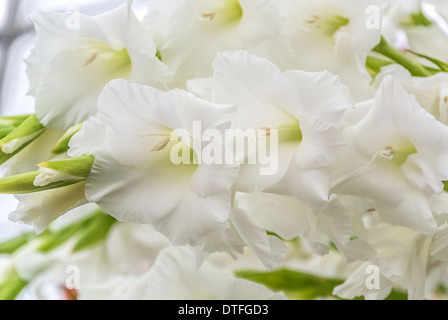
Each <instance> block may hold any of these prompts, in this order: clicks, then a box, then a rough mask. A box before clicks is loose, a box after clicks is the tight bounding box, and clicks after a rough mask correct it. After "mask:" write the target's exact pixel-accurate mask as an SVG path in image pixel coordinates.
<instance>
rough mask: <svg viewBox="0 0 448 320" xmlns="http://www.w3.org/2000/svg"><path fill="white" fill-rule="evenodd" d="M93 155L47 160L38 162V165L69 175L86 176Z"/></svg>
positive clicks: (89, 169) (88, 172)
mask: <svg viewBox="0 0 448 320" xmlns="http://www.w3.org/2000/svg"><path fill="white" fill-rule="evenodd" d="M94 160H95V158H94V157H93V156H81V157H77V158H69V159H65V160H61V161H49V162H42V163H39V167H41V168H47V169H51V170H55V171H58V172H62V173H65V174H68V175H70V176H75V177H80V178H87V177H88V176H89V174H90V171H91V170H92V165H93V161H94Z"/></svg>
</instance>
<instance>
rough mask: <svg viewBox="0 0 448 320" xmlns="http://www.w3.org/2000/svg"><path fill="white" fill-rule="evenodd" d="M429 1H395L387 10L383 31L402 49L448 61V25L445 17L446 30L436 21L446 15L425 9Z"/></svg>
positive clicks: (388, 38)
mask: <svg viewBox="0 0 448 320" xmlns="http://www.w3.org/2000/svg"><path fill="white" fill-rule="evenodd" d="M427 4H428V3H427V1H424V2H423V1H421V0H396V1H394V2H393V3H392V5H391V8H390V9H389V10H388V11H387V12H385V14H384V18H383V28H382V29H383V30H382V34H383V36H384V37H385V38H386V39H387V40H388V41H389V42H390V43H392V44H393V45H394V46H395V47H397V48H398V49H400V50H406V49H411V50H413V51H416V52H418V53H421V54H426V55H429V56H431V57H433V58H437V59H440V60H442V61H445V62H448V59H447V54H448V44H447V42H446V37H447V32H448V30H447V29H446V28H447V27H448V25H447V24H446V21H444V24H445V26H444V27H445V30H444V29H443V27H441V26H440V25H439V24H438V22H437V18H440V19H442V20H443V19H446V18H447V17H446V16H445V17H442V16H441V13H442V12H437V10H436V15H437V16H438V17H436V16H431V15H428V12H427V10H425V6H426V5H427ZM445 12H446V11H445ZM434 48H437V50H434Z"/></svg>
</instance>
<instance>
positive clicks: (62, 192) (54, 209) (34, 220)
mask: <svg viewBox="0 0 448 320" xmlns="http://www.w3.org/2000/svg"><path fill="white" fill-rule="evenodd" d="M84 188H85V183H84V182H79V183H76V184H74V185H71V186H67V187H64V188H59V189H55V190H47V191H42V192H38V193H35V194H27V195H16V198H17V200H19V204H18V206H17V209H16V210H15V211H13V212H11V213H10V214H9V216H8V218H9V220H11V221H13V222H23V223H26V224H28V225H31V226H33V227H34V230H35V231H36V233H38V234H39V233H42V232H43V231H44V230H45V229H46V228H47V227H48V225H49V224H50V223H51V222H53V221H54V220H56V219H57V218H59V217H60V216H61V215H63V214H64V213H66V212H68V211H70V210H72V209H74V208H77V207H79V206H81V205H84V204H87V203H88V201H87V199H86V197H85V194H84ZM61 199H63V201H61Z"/></svg>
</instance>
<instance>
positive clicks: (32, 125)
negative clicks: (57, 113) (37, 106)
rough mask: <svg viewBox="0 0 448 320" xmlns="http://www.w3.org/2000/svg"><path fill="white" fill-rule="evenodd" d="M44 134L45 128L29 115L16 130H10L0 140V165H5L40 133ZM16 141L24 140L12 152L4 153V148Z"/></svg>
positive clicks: (33, 116) (34, 117)
mask: <svg viewBox="0 0 448 320" xmlns="http://www.w3.org/2000/svg"><path fill="white" fill-rule="evenodd" d="M44 132H45V127H44V126H43V125H42V124H41V123H40V122H39V120H37V118H36V116H35V115H30V116H29V117H28V118H27V119H26V120H24V121H23V122H22V123H21V124H20V125H19V126H18V127H17V128H15V129H14V130H12V131H11V132H10V133H9V134H7V135H6V136H5V137H4V138H3V139H1V140H0V164H3V163H5V162H6V161H8V160H9V159H10V158H12V157H13V156H14V155H16V154H17V153H19V152H20V151H21V150H22V149H23V148H25V147H26V146H28V145H29V144H30V143H31V142H33V141H34V140H36V139H37V138H38V137H39V136H40V135H41V134H42V133H44ZM16 139H25V140H24V142H23V143H22V144H21V145H20V146H18V147H17V149H15V150H14V151H13V152H11V153H6V152H4V150H3V149H4V146H5V145H6V144H8V143H11V142H13V141H14V140H16Z"/></svg>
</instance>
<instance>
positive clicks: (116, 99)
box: [70, 80, 239, 244]
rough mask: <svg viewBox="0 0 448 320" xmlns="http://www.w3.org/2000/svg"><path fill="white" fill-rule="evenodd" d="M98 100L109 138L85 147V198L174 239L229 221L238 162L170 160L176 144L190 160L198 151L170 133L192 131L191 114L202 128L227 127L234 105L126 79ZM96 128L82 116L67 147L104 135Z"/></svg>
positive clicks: (190, 239)
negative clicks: (88, 168)
mask: <svg viewBox="0 0 448 320" xmlns="http://www.w3.org/2000/svg"><path fill="white" fill-rule="evenodd" d="M98 106H99V115H98V118H99V120H100V121H102V122H104V126H103V127H105V128H106V132H107V139H106V141H105V142H104V143H103V145H102V146H101V147H100V149H93V150H91V151H90V153H93V154H94V156H95V162H94V164H93V168H92V173H91V174H90V176H89V177H88V179H87V182H86V196H87V199H88V200H89V201H91V202H94V203H97V204H98V205H99V206H100V207H101V208H103V209H104V210H106V211H107V212H109V213H110V214H111V215H112V216H114V217H115V218H117V219H118V220H121V221H129V222H138V223H144V224H148V223H151V224H153V225H155V226H156V228H157V229H158V230H159V231H160V232H161V233H163V234H165V235H166V236H167V237H168V238H169V239H170V240H171V241H173V242H174V243H176V244H185V243H195V242H197V241H198V240H199V239H200V238H201V237H203V236H205V235H207V234H208V233H209V232H211V231H213V230H217V229H220V228H226V227H227V219H228V217H229V214H230V200H231V199H230V196H231V187H232V185H233V183H234V182H235V180H236V179H237V177H238V172H239V166H238V165H232V164H229V165H226V164H222V165H221V164H210V165H208V164H205V163H195V162H191V163H190V164H188V163H181V164H179V165H176V164H174V162H173V161H172V154H176V155H177V154H178V153H179V150H181V149H182V152H188V153H189V156H188V160H190V157H191V158H196V156H197V155H198V153H199V150H198V149H197V145H194V144H193V146H191V147H187V145H186V142H184V141H185V140H184V141H181V140H179V139H176V140H175V141H173V140H172V139H170V137H171V138H172V137H173V132H175V130H176V131H178V130H180V129H182V130H186V131H187V132H189V133H190V134H191V135H193V122H194V121H200V122H201V125H202V128H203V129H204V130H205V129H208V128H214V129H217V130H220V131H223V130H224V129H225V128H226V127H229V126H230V120H231V119H232V118H233V116H234V113H235V108H234V106H231V105H217V104H213V103H209V102H206V101H203V100H200V99H199V98H196V97H195V96H194V95H192V94H190V93H187V92H184V91H181V90H173V91H169V92H167V93H164V92H161V91H158V90H156V89H154V88H151V87H145V86H141V85H135V84H132V85H129V84H128V83H127V82H126V81H124V80H116V81H113V82H111V83H110V84H109V85H108V86H107V87H106V88H105V90H104V91H103V93H102V95H101V97H100V99H99V103H98ZM92 121H98V119H97V120H92ZM92 129H93V130H92ZM98 129H99V130H98ZM101 129H102V127H101V126H100V127H97V128H95V127H94V126H91V125H89V124H88V122H87V124H86V125H85V127H84V128H83V129H82V130H81V131H80V132H79V133H78V134H77V135H75V137H74V140H73V141H72V143H71V146H72V147H75V148H74V151H73V153H76V152H79V151H77V150H83V149H79V148H84V147H85V146H90V145H92V141H91V137H92V136H96V135H97V134H99V135H102V136H104V133H98V131H100V132H101ZM184 138H185V137H184ZM76 145H79V146H80V147H79V148H78V147H76ZM73 153H72V152H70V154H72V155H73ZM84 153H87V152H86V150H85V149H84Z"/></svg>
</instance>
